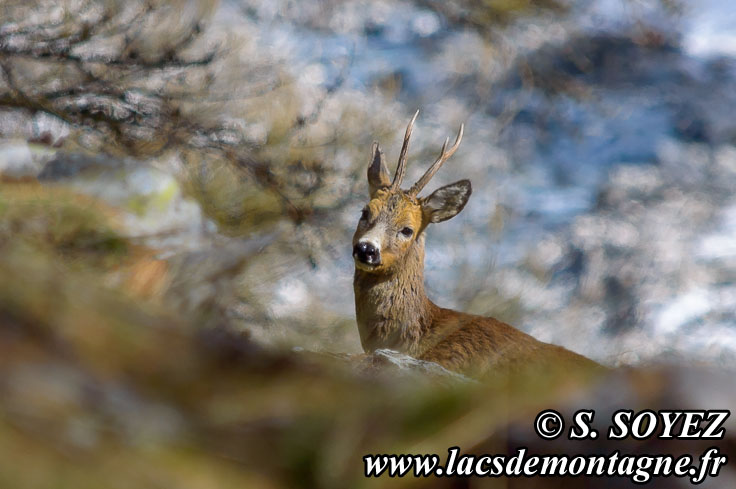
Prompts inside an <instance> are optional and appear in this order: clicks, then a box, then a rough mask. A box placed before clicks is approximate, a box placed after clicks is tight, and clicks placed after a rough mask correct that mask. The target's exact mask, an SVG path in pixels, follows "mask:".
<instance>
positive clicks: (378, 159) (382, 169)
mask: <svg viewBox="0 0 736 489" xmlns="http://www.w3.org/2000/svg"><path fill="white" fill-rule="evenodd" d="M389 185H391V180H390V178H389V175H388V168H386V161H385V160H384V159H383V151H381V147H380V146H378V143H373V149H372V151H371V164H370V165H369V166H368V186H369V187H370V193H371V197H373V196H374V195H375V194H376V192H377V191H378V190H380V189H382V188H384V187H388V186H389Z"/></svg>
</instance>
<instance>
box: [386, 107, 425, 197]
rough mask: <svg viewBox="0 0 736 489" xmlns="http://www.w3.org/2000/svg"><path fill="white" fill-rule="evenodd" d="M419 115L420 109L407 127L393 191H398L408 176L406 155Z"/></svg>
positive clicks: (392, 183) (392, 187) (392, 186)
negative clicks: (405, 176) (406, 175)
mask: <svg viewBox="0 0 736 489" xmlns="http://www.w3.org/2000/svg"><path fill="white" fill-rule="evenodd" d="M418 115H419V109H417V111H416V112H414V117H412V118H411V121H409V125H408V126H406V133H404V144H403V145H402V146H401V153H400V154H399V164H398V165H397V167H396V174H395V175H394V181H393V182H391V189H392V190H396V189H398V188H399V187H400V186H401V181H402V180H403V179H404V175H405V174H406V153H407V152H408V151H409V139H410V138H411V131H412V129H414V121H416V120H417V116H418Z"/></svg>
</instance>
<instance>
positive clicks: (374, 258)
mask: <svg viewBox="0 0 736 489" xmlns="http://www.w3.org/2000/svg"><path fill="white" fill-rule="evenodd" d="M353 256H354V257H355V258H357V259H358V260H360V261H361V262H363V263H366V264H368V265H378V264H380V263H381V253H380V252H379V251H378V248H376V247H375V246H373V245H372V244H370V243H367V242H365V241H362V242H360V243H358V244H356V245H355V248H353Z"/></svg>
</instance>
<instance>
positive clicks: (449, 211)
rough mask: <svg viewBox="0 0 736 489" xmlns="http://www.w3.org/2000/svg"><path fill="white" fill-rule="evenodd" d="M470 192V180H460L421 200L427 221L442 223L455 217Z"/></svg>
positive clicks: (466, 201)
mask: <svg viewBox="0 0 736 489" xmlns="http://www.w3.org/2000/svg"><path fill="white" fill-rule="evenodd" d="M472 191H473V189H472V187H471V186H470V180H460V181H459V182H455V183H451V184H450V185H445V186H444V187H440V188H438V189H437V190H435V191H434V192H432V195H430V196H429V197H425V198H423V199H421V203H422V210H423V212H424V215H425V216H427V221H428V222H442V221H446V220H448V219H450V218H452V217H455V216H456V215H457V214H458V213H459V212H460V211H461V210H463V207H465V204H467V203H468V199H469V198H470V194H471V192H472Z"/></svg>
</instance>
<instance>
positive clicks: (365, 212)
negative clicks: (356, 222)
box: [360, 209, 368, 221]
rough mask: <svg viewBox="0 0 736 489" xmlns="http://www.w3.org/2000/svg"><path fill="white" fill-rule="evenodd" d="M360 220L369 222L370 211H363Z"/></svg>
mask: <svg viewBox="0 0 736 489" xmlns="http://www.w3.org/2000/svg"><path fill="white" fill-rule="evenodd" d="M360 220H361V221H366V220H368V209H363V210H362V211H360Z"/></svg>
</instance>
